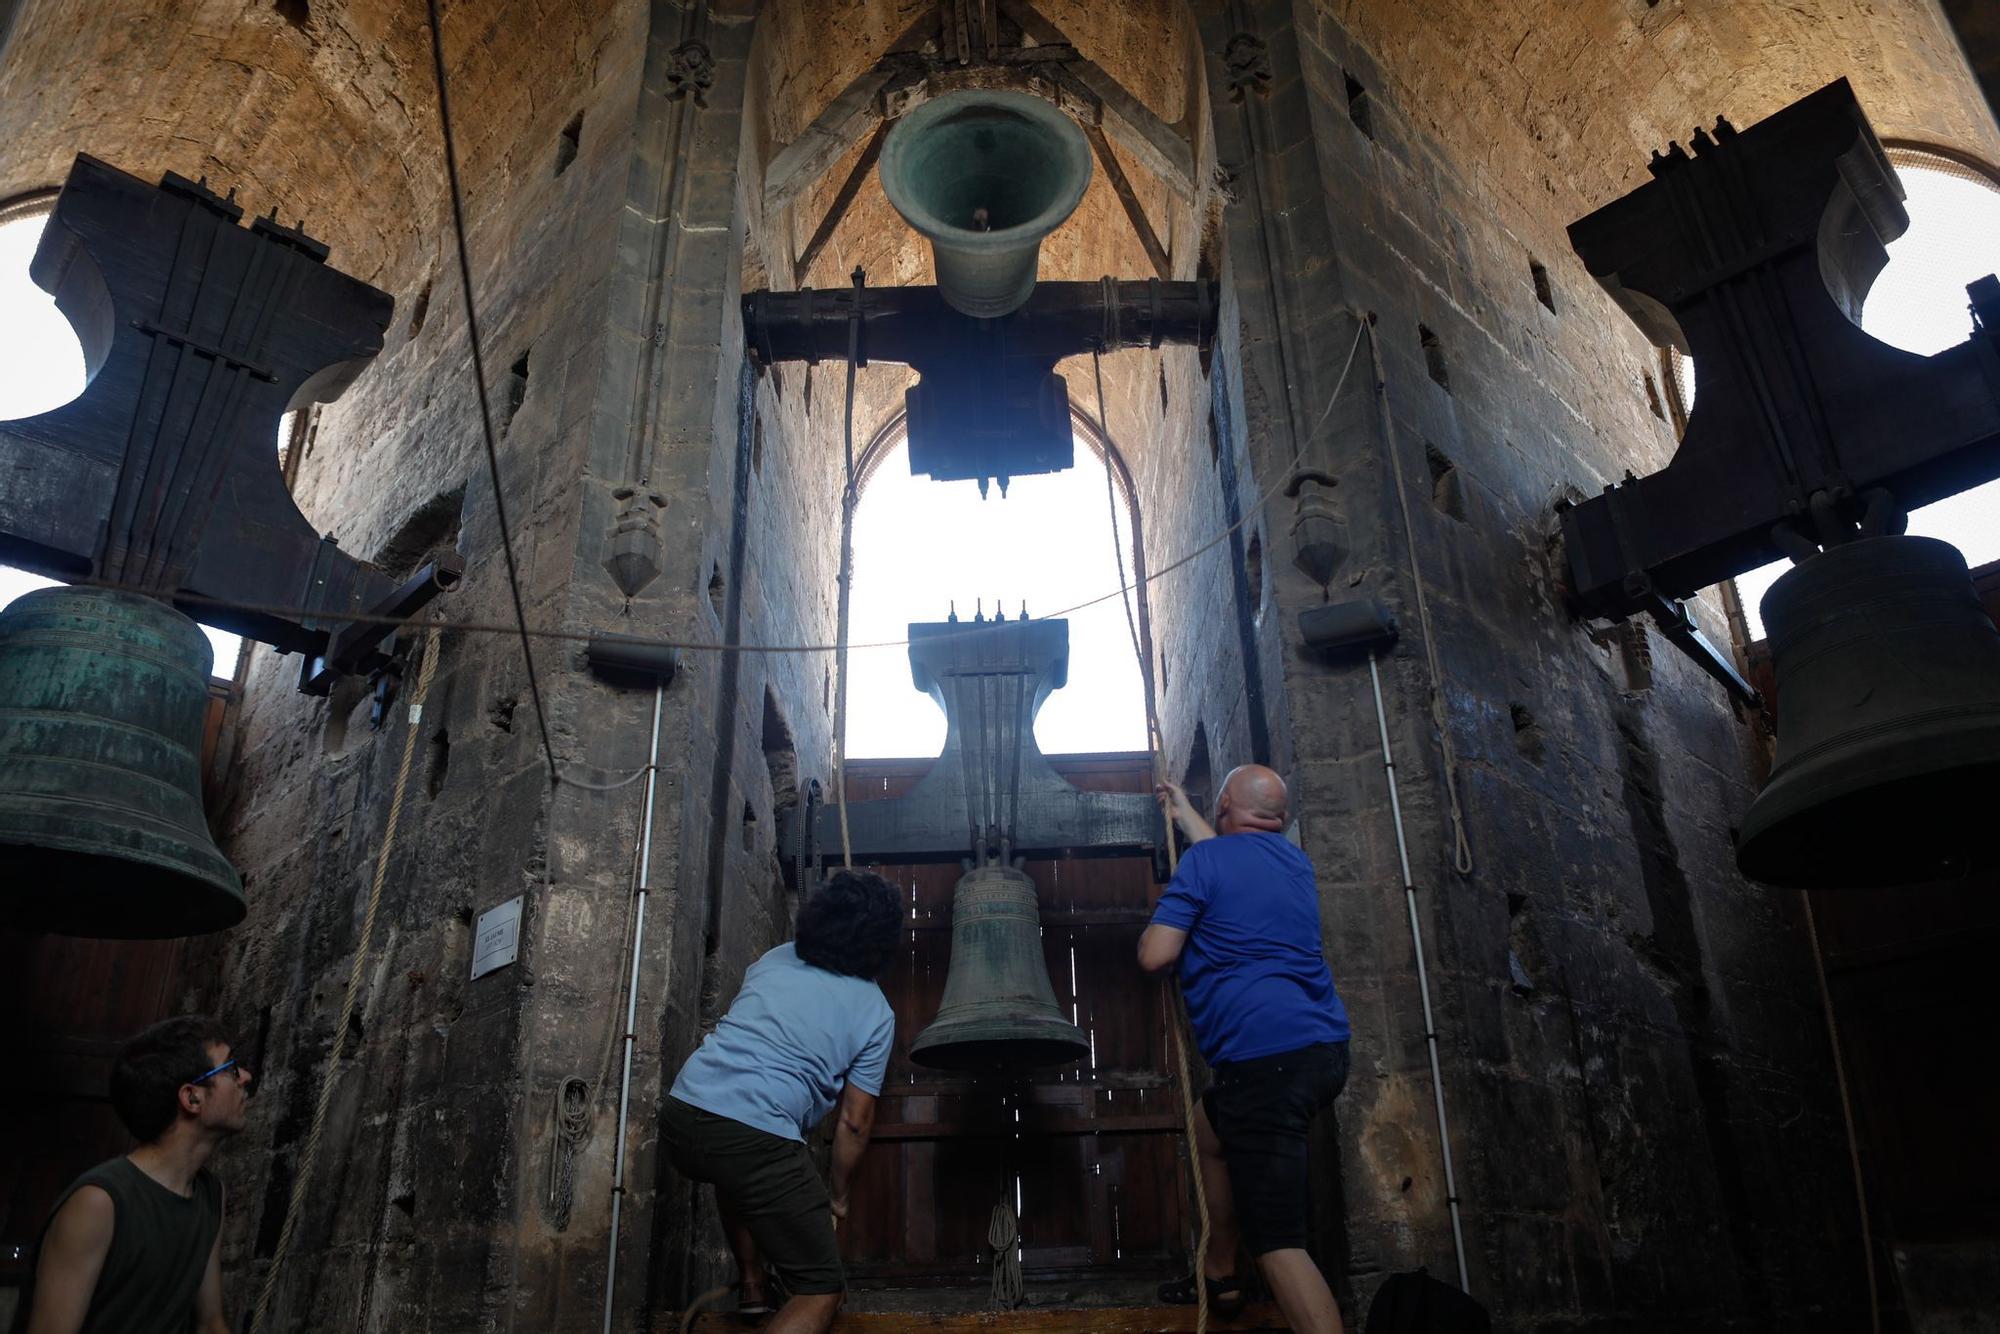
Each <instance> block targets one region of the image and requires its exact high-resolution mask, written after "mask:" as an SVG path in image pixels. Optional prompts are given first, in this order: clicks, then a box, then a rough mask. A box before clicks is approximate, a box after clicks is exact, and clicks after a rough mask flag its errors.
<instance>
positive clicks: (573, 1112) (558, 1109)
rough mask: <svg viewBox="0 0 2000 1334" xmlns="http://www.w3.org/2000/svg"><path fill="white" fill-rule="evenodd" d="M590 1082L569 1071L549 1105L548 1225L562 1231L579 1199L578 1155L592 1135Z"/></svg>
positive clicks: (567, 1224)
mask: <svg viewBox="0 0 2000 1334" xmlns="http://www.w3.org/2000/svg"><path fill="white" fill-rule="evenodd" d="M590 1094H591V1088H590V1082H589V1081H588V1080H586V1079H584V1078H583V1077H582V1076H580V1075H570V1076H568V1077H567V1078H565V1079H564V1080H563V1081H562V1083H561V1084H559V1085H557V1086H556V1096H555V1102H554V1105H553V1106H551V1107H550V1108H549V1129H550V1138H551V1139H552V1140H553V1141H554V1143H553V1145H552V1147H551V1148H550V1150H549V1198H548V1209H549V1226H551V1227H553V1228H554V1229H555V1230H556V1231H558V1232H560V1231H562V1230H563V1229H564V1228H566V1227H568V1226H569V1214H570V1207H571V1206H572V1205H573V1204H575V1203H576V1155H577V1152H578V1150H580V1149H581V1148H582V1147H583V1142H584V1141H585V1140H587V1139H589V1138H590V1122H591V1106H590Z"/></svg>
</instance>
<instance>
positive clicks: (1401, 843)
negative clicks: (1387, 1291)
mask: <svg viewBox="0 0 2000 1334" xmlns="http://www.w3.org/2000/svg"><path fill="white" fill-rule="evenodd" d="M1375 658H1376V655H1375V654H1373V653H1370V654H1369V655H1368V682H1369V684H1370V685H1372V686H1373V687H1374V688H1375V726H1376V727H1377V728H1379V729H1380V730H1381V733H1382V772H1383V773H1384V774H1385V775H1386V776H1387V777H1388V780H1389V814H1390V815H1391V816H1392V817H1393V818H1394V820H1395V822H1396V857H1397V859H1398V860H1399V861H1401V863H1402V867H1403V903H1404V906H1405V907H1406V908H1408V910H1409V914H1410V944H1411V945H1413V946H1414V947H1415V948H1416V952H1417V994H1418V995H1420V996H1422V997H1423V1002H1424V1048H1425V1050H1426V1051H1427V1052H1429V1054H1430V1058H1431V1097H1432V1098H1433V1099H1434V1100H1435V1101H1436V1103H1437V1120H1438V1149H1439V1151H1440V1152H1441V1153H1442V1154H1443V1156H1444V1198H1445V1204H1446V1206H1447V1207H1449V1208H1450V1210H1451V1249H1452V1253H1453V1255H1454V1256H1455V1257H1456V1258H1457V1260H1458V1286H1459V1290H1460V1291H1461V1292H1471V1291H1472V1277H1471V1275H1470V1274H1469V1273H1468V1272H1467V1270H1466V1267H1465V1229H1464V1227H1463V1226H1462V1225H1461V1224H1460V1222H1459V1218H1458V1178H1457V1177H1456V1176H1455V1175H1454V1174H1453V1172H1452V1170H1451V1130H1450V1129H1449V1128H1448V1127H1447V1126H1446V1124H1445V1117H1444V1071H1443V1070H1442V1069H1441V1068H1440V1066H1439V1065H1438V1040H1437V1024H1436V1021H1435V1020H1433V1019H1432V1017H1431V981H1430V974H1429V972H1428V971H1426V970H1425V968H1424V933H1423V928H1422V927H1421V926H1419V925H1418V922H1417V887H1416V884H1415V882H1414V881H1413V880H1412V879H1411V877H1410V848H1409V844H1408V843H1407V842H1406V841H1405V840H1404V838H1403V803H1402V799H1401V798H1400V797H1399V796H1397V794H1396V761H1395V758H1394V757H1393V756H1392V755H1391V754H1390V752H1389V714H1388V711H1387V710H1386V709H1384V708H1383V707H1382V673H1381V672H1380V671H1379V670H1377V668H1376V666H1375Z"/></svg>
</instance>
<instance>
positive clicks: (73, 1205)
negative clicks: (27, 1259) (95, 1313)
mask: <svg viewBox="0 0 2000 1334" xmlns="http://www.w3.org/2000/svg"><path fill="white" fill-rule="evenodd" d="M117 1227H118V1206H117V1205H115V1204H113V1203H112V1202H111V1197H110V1196H109V1195H107V1194H106V1193H105V1192H104V1191H103V1190H102V1189H100V1188H98V1187H96V1186H82V1187H79V1188H78V1189H77V1191H76V1193H75V1194H74V1195H71V1196H70V1197H69V1199H67V1200H65V1201H64V1202H63V1207H62V1208H60V1209H58V1210H56V1216H55V1217H54V1218H53V1219H51V1220H50V1221H49V1230H48V1233H47V1234H46V1235H45V1236H44V1237H43V1238H42V1254H41V1259H40V1260H38V1261H37V1262H36V1265H35V1305H34V1309H33V1310H32V1311H30V1312H29V1313H28V1334H76V1332H77V1331H78V1330H80V1329H82V1328H83V1318H84V1317H85V1316H86V1315H88V1314H89V1313H90V1299H91V1297H92V1296H94V1295H95V1294H96V1292H97V1279H98V1276H99V1275H100V1274H102V1273H103V1272H104V1257H105V1256H106V1255H108V1254H110V1252H111V1234H112V1233H113V1232H114V1231H116V1230H117Z"/></svg>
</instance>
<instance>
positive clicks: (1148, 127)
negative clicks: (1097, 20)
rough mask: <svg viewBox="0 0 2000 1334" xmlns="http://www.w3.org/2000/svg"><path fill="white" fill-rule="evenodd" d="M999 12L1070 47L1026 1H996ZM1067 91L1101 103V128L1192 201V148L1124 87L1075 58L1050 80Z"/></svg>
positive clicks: (1042, 36) (1101, 70)
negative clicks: (1102, 116) (1059, 84)
mask: <svg viewBox="0 0 2000 1334" xmlns="http://www.w3.org/2000/svg"><path fill="white" fill-rule="evenodd" d="M999 6H1000V12H1001V13H1003V14H1005V15H1006V16H1007V17H1008V18H1010V19H1012V20H1013V21H1014V22H1015V23H1016V24H1018V25H1019V26H1020V29H1021V31H1022V32H1023V33H1025V34H1027V35H1028V36H1030V37H1033V38H1034V39H1035V40H1036V41H1038V42H1041V43H1043V44H1044V45H1050V44H1059V45H1065V46H1067V45H1072V43H1071V42H1070V40H1069V38H1068V37H1067V36H1065V35H1064V33H1063V30H1062V29H1061V28H1058V27H1057V26H1056V25H1055V24H1053V23H1051V22H1049V21H1048V20H1047V19H1045V18H1043V17H1042V16H1041V14H1040V13H1038V12H1037V11H1036V9H1035V7H1034V6H1033V5H1032V4H1030V3H1028V0H999ZM1056 78H1057V81H1058V82H1060V83H1063V84H1065V85H1067V86H1069V88H1070V89H1071V91H1072V92H1075V93H1077V94H1080V95H1083V96H1087V97H1089V98H1091V99H1093V100H1095V101H1097V102H1099V103H1101V104H1102V106H1103V109H1104V128H1105V129H1106V130H1107V131H1108V132H1109V133H1110V134H1111V136H1112V137H1113V138H1115V139H1117V140H1118V143H1119V145H1120V146H1121V147H1123V148H1124V149H1125V151H1126V152H1128V153H1130V154H1131V155H1132V156H1133V157H1134V158H1135V159H1136V160H1137V161H1138V163H1139V165H1141V166H1143V167H1144V168H1145V169H1146V170H1147V171H1150V172H1152V173H1153V174H1154V175H1155V176H1158V177H1159V178H1160V179H1161V180H1163V181H1165V182H1166V183H1167V188H1168V189H1170V190H1172V191H1173V192H1174V193H1175V194H1177V195H1179V196H1180V197H1181V198H1183V199H1192V198H1194V148H1193V146H1192V145H1191V144H1189V143H1188V141H1187V140H1186V139H1185V138H1183V137H1182V136H1181V134H1180V132H1179V131H1178V130H1176V129H1175V128H1174V127H1173V126H1171V125H1169V124H1167V123H1166V122H1165V121H1163V120H1161V119H1160V118H1159V117H1158V116H1156V115H1154V114H1153V113H1152V112H1151V111H1149V110H1147V109H1146V104H1145V103H1144V102H1141V101H1140V100H1139V99H1138V98H1136V97H1134V96H1133V95H1132V94H1131V93H1130V92H1128V91H1127V90H1126V88H1125V85H1124V84H1122V83H1120V82H1118V80H1116V79H1114V78H1112V77H1111V75H1110V74H1108V73H1106V72H1105V70H1104V68H1103V67H1102V66H1100V65H1099V64H1098V63H1097V62H1096V61H1094V60H1090V59H1087V58H1086V57H1084V56H1081V55H1079V56H1077V57H1076V58H1075V59H1073V60H1070V61H1068V62H1067V63H1066V64H1065V66H1064V68H1063V70H1062V72H1061V73H1060V74H1058V75H1056Z"/></svg>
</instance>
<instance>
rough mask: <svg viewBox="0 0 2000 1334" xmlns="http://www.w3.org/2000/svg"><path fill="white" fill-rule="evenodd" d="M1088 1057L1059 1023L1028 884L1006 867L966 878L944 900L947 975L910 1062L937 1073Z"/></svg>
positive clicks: (1085, 1044) (1083, 1044) (1085, 1045)
mask: <svg viewBox="0 0 2000 1334" xmlns="http://www.w3.org/2000/svg"><path fill="white" fill-rule="evenodd" d="M1089 1053H1090V1043H1089V1041H1088V1040H1086V1039H1085V1038H1084V1036H1083V1030H1081V1029H1079V1028H1078V1027H1077V1026H1076V1025H1075V1024H1073V1023H1071V1022H1070V1021H1069V1020H1067V1019H1065V1018H1063V1014H1062V1011H1061V1010H1059V1009H1057V1008H1056V993H1055V989H1054V988H1053V987H1051V986H1050V985H1049V970H1048V964H1047V962H1046V961H1045V960H1044V959H1043V957H1042V915H1041V908H1040V905H1039V904H1038V902H1037V900H1036V898H1035V882H1034V881H1032V880H1030V879H1028V877H1027V875H1026V874H1025V873H1023V872H1021V871H1017V870H1014V869H1013V868H1012V867H1008V866H1000V865H992V866H985V867H981V868H979V869H977V870H973V871H968V872H967V873H966V874H965V875H964V876H963V877H962V878H961V879H960V880H959V882H958V886H957V888H956V889H954V890H953V891H952V896H951V973H950V975H949V976H947V977H946V978H945V983H944V999H943V1000H942V1001H941V1002H940V1003H939V1004H938V1012H937V1018H935V1019H933V1020H931V1023H930V1027H928V1028H926V1029H925V1030H924V1031H923V1032H921V1033H919V1034H918V1035H917V1040H916V1041H915V1042H913V1043H911V1044H910V1059H911V1060H913V1061H915V1062H917V1063H918V1064H919V1065H928V1066H932V1067H934V1068H937V1069H941V1070H1005V1069H1017V1068H1020V1067H1025V1066H1037V1065H1068V1064H1071V1063H1073V1062H1076V1061H1080V1060H1082V1059H1083V1058H1084V1057H1085V1056H1087V1055H1088V1054H1089Z"/></svg>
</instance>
